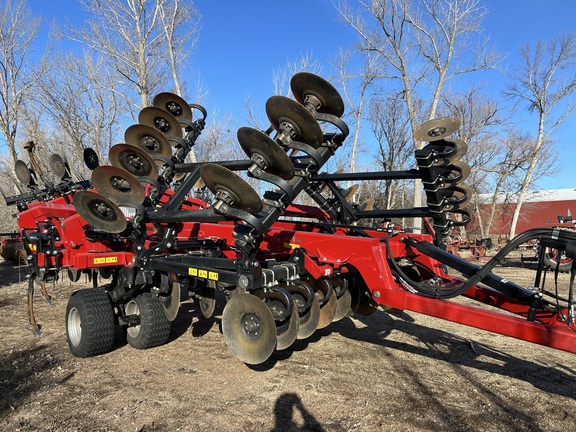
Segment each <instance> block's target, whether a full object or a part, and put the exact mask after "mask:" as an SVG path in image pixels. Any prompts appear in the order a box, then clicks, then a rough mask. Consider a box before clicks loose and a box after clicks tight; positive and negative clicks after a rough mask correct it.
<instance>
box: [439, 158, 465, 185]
mask: <svg viewBox="0 0 576 432" xmlns="http://www.w3.org/2000/svg"><path fill="white" fill-rule="evenodd" d="M433 169H434V172H435V173H437V174H438V175H441V176H442V177H443V178H444V186H443V188H449V187H453V186H458V185H459V184H460V183H462V182H464V181H465V180H466V179H467V178H468V177H469V176H470V172H471V169H470V165H468V164H467V163H466V162H462V161H455V162H452V163H451V164H450V165H446V166H444V167H435V168H433Z"/></svg>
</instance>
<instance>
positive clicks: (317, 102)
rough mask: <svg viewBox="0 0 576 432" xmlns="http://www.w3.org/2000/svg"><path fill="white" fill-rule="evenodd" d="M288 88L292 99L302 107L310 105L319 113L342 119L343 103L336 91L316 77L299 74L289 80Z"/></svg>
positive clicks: (322, 79) (303, 73)
mask: <svg viewBox="0 0 576 432" xmlns="http://www.w3.org/2000/svg"><path fill="white" fill-rule="evenodd" d="M290 88H291V90H292V94H293V95H294V98H296V100H297V101H298V102H300V103H301V104H302V105H306V104H307V103H308V104H311V105H313V106H314V109H315V110H316V111H318V112H321V113H326V114H332V115H334V116H336V117H342V114H344V101H342V97H341V96H340V94H339V93H338V91H337V90H336V89H335V88H334V87H333V86H332V84H330V83H329V82H328V81H326V80H325V79H324V78H321V77H319V76H318V75H314V74H311V73H309V72H300V73H297V74H296V75H294V76H293V77H292V79H291V80H290Z"/></svg>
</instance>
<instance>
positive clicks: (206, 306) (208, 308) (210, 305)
mask: <svg viewBox="0 0 576 432" xmlns="http://www.w3.org/2000/svg"><path fill="white" fill-rule="evenodd" d="M196 298H197V299H198V305H199V306H200V312H201V313H202V316H203V317H204V318H211V317H212V316H213V315H214V310H215V309H216V282H214V281H207V285H206V287H204V288H203V289H202V291H200V292H199V293H196Z"/></svg>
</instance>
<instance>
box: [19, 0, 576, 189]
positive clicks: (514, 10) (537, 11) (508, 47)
mask: <svg viewBox="0 0 576 432" xmlns="http://www.w3.org/2000/svg"><path fill="white" fill-rule="evenodd" d="M482 3H483V4H485V5H486V6H487V7H488V8H489V11H490V12H489V15H488V18H487V20H486V21H485V23H484V27H485V33H486V35H488V36H489V37H490V39H491V40H492V43H493V44H494V45H495V46H496V48H497V49H498V50H499V51H500V52H502V53H504V54H507V58H506V60H505V64H508V65H510V66H509V67H512V66H513V65H514V63H515V62H516V61H517V52H518V49H519V47H520V46H521V45H522V44H524V43H526V42H534V41H536V40H538V39H543V40H547V39H549V38H550V37H553V36H556V35H558V34H560V33H563V32H576V0H548V1H546V2H543V1H541V0H484V1H483V2H482ZM29 4H30V6H31V7H32V9H33V11H34V12H35V13H37V14H42V15H43V16H44V17H45V18H46V19H47V20H49V19H52V18H54V19H56V20H58V21H60V20H62V18H63V17H64V16H67V17H68V18H70V19H71V20H72V22H75V23H76V22H78V23H79V22H81V20H82V17H81V15H80V9H79V7H78V5H77V3H76V2H75V1H74V0H51V1H49V0H29ZM195 5H196V7H197V8H198V9H199V11H200V13H201V15H202V18H201V26H202V30H201V33H200V40H199V43H198V47H197V49H196V51H195V53H194V55H193V57H192V58H191V59H190V65H191V67H192V68H193V70H194V73H198V74H199V76H200V77H201V80H202V82H203V84H204V87H205V88H206V89H207V90H208V97H207V100H206V102H205V104H206V106H207V108H208V110H209V112H218V113H220V114H230V115H231V116H232V118H233V119H234V120H236V121H238V122H240V123H241V122H242V118H245V117H246V115H247V111H246V107H245V102H246V97H247V95H250V98H251V100H252V102H253V104H254V107H255V108H256V109H260V110H261V111H262V113H264V103H265V101H266V99H267V98H268V97H269V96H270V95H271V94H272V71H273V70H274V69H278V68H280V67H282V66H283V65H285V64H286V62H287V61H288V60H293V59H296V58H298V57H299V56H300V55H302V54H304V53H306V52H310V53H313V54H314V56H315V57H316V58H317V59H319V60H320V61H321V62H322V63H323V68H324V70H325V71H326V72H325V75H326V76H329V75H330V73H331V71H330V62H331V61H332V59H333V58H334V57H335V55H336V53H337V51H338V48H339V47H340V46H342V47H349V46H351V45H352V44H353V43H354V41H355V40H356V39H355V38H356V36H355V34H354V32H352V31H351V30H350V29H349V28H347V27H346V26H345V25H343V24H342V23H340V22H338V17H337V13H336V11H335V9H334V7H333V6H332V0H290V1H283V2H278V1H273V0H255V1H249V0H247V1H215V0H196V1H195ZM487 77H488V79H489V80H490V84H491V87H492V88H493V91H494V96H498V95H499V91H500V88H499V86H500V85H501V83H502V82H503V80H504V76H503V74H500V73H495V72H493V73H490V75H488V76H487ZM479 79H480V78H479ZM482 79H486V77H485V78H482ZM575 124H576V115H574V116H573V117H572V118H570V119H569V120H568V121H567V122H566V123H565V124H564V125H563V126H562V127H561V128H560V129H558V130H557V133H556V134H555V135H554V137H555V139H556V141H557V147H558V149H559V151H561V152H562V158H561V159H560V160H561V164H562V168H563V170H562V172H559V173H557V174H556V175H554V176H553V177H550V178H548V179H546V180H543V181H540V183H539V185H538V186H539V187H541V188H545V189H550V188H563V187H576V179H575V178H574V177H573V176H572V171H571V170H572V166H571V164H572V160H576V143H575V142H574V141H575V140H574V138H575V137H576V126H574V125H575Z"/></svg>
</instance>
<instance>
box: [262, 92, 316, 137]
mask: <svg viewBox="0 0 576 432" xmlns="http://www.w3.org/2000/svg"><path fill="white" fill-rule="evenodd" d="M266 114H267V115H268V119H269V120H270V123H272V126H273V127H274V129H276V130H277V131H278V132H280V131H282V130H284V131H288V129H289V130H290V132H289V133H290V136H291V138H292V139H293V140H294V141H299V142H303V143H305V144H308V145H310V146H312V147H314V148H318V147H319V146H320V144H322V139H323V133H322V129H321V128H320V125H319V124H318V122H317V121H316V119H315V118H314V116H313V115H312V114H310V112H309V111H308V110H307V109H306V108H304V107H303V106H302V105H300V104H299V103H298V102H296V101H294V100H292V99H289V98H287V97H285V96H272V97H271V98H269V99H268V100H267V101H266ZM286 126H287V128H286Z"/></svg>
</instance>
